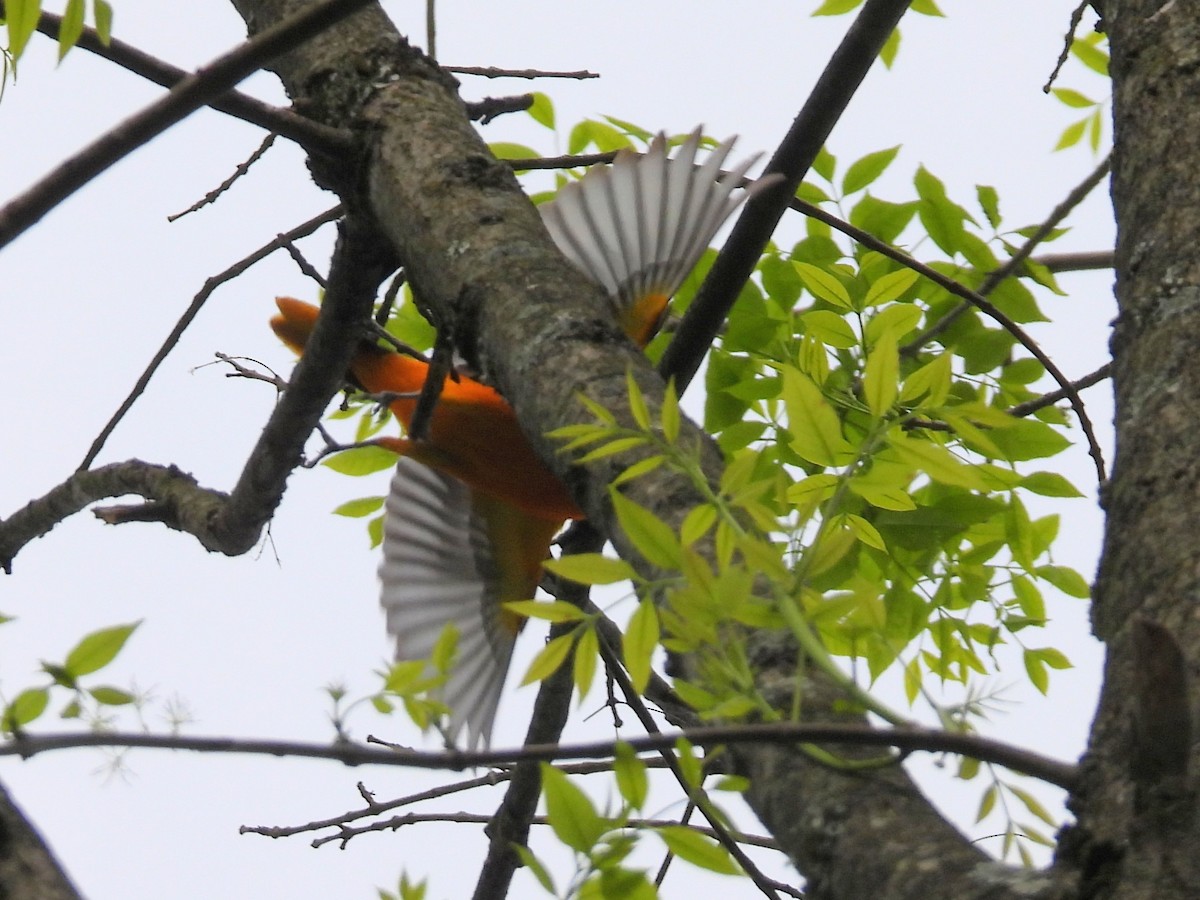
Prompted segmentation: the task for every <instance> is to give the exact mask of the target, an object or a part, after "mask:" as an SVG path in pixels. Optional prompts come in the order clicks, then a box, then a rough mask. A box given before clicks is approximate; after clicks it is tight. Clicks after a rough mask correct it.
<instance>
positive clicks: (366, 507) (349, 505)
mask: <svg viewBox="0 0 1200 900" xmlns="http://www.w3.org/2000/svg"><path fill="white" fill-rule="evenodd" d="M382 506H383V498H382V497H360V498H359V499H357V500H347V501H346V502H345V503H343V504H342V505H341V506H339V507H338V508H337V509H335V510H334V511H333V514H334V515H335V516H346V517H348V518H351V519H361V518H362V517H363V516H369V515H370V514H371V513H373V512H375V511H376V510H378V509H380V508H381V507H382Z"/></svg>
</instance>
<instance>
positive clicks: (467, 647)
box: [379, 457, 515, 747]
mask: <svg viewBox="0 0 1200 900" xmlns="http://www.w3.org/2000/svg"><path fill="white" fill-rule="evenodd" d="M385 508H386V517H385V519H384V531H383V562H382V563H381V564H380V566H379V578H380V581H381V583H382V590H381V594H380V602H381V603H382V605H383V608H384V610H385V611H386V613H387V630H388V634H391V635H393V636H394V637H395V638H396V659H398V660H423V659H428V658H429V656H430V654H431V653H432V652H433V648H434V645H435V644H436V643H437V640H438V638H439V637H440V636H441V634H442V632H443V630H444V629H445V627H446V626H447V625H448V624H450V623H453V624H454V626H455V628H456V629H457V631H458V654H457V657H456V660H455V663H454V665H453V666H452V668H451V671H450V675H449V678H448V680H447V682H446V684H445V685H443V686H442V688H441V691H440V696H439V699H440V700H441V701H442V702H443V703H445V704H446V706H448V707H449V708H450V723H449V726H448V727H447V729H446V736H447V737H448V738H449V740H450V741H455V740H456V739H457V737H458V734H459V732H460V731H461V730H462V729H463V726H466V729H467V745H468V746H469V747H473V746H476V745H478V744H483V745H484V746H487V745H488V743H489V740H490V737H491V733H492V723H493V722H494V721H495V718H496V707H497V704H498V703H499V701H500V691H501V689H502V688H503V687H504V678H505V675H506V674H507V672H508V664H509V660H510V659H511V658H512V649H513V643H514V640H515V635H513V634H511V633H510V632H509V631H508V630H506V629H505V628H503V627H502V626H501V625H500V623H499V621H498V618H497V614H498V612H499V597H498V596H497V595H496V593H495V591H494V585H495V584H496V583H497V579H496V575H495V572H496V567H495V562H494V561H493V559H492V553H491V545H490V541H489V540H488V536H487V531H486V528H485V525H484V523H483V522H482V520H481V519H480V518H479V517H478V516H477V515H475V513H474V511H473V510H472V506H471V492H470V490H469V489H468V488H467V486H466V485H464V484H463V483H462V482H461V481H459V480H458V479H456V478H452V477H451V476H449V475H444V474H442V473H441V472H438V471H436V470H434V469H431V468H429V467H428V466H425V465H423V464H421V463H419V462H417V461H415V460H413V459H410V458H408V457H401V458H400V461H399V463H397V465H396V474H395V475H394V476H393V477H392V485H391V490H390V492H389V494H388V498H387V504H386V507H385Z"/></svg>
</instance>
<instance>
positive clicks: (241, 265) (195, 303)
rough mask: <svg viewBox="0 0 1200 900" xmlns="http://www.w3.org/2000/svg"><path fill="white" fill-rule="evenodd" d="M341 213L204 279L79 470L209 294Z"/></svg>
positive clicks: (315, 220)
mask: <svg viewBox="0 0 1200 900" xmlns="http://www.w3.org/2000/svg"><path fill="white" fill-rule="evenodd" d="M341 216H342V207H341V206H340V205H339V206H335V207H333V208H332V209H327V210H325V212H323V213H321V214H320V215H316V216H313V217H312V218H311V219H309V220H308V221H307V222H304V223H302V224H300V225H297V226H296V227H295V228H293V229H292V230H291V231H289V232H287V233H285V234H281V235H277V236H276V237H275V240H273V241H270V242H268V243H266V244H263V246H261V247H259V248H258V249H257V250H255V251H254V252H253V253H251V254H250V255H249V256H247V257H244V258H243V259H241V260H239V261H238V262H236V263H234V264H233V265H232V266H230V267H229V268H228V269H226V270H225V271H224V272H221V273H220V274H218V275H214V276H213V277H211V278H209V279H208V280H207V281H205V282H204V286H203V287H202V288H201V289H200V291H199V293H197V294H196V296H195V297H193V298H192V302H191V303H190V304H189V305H188V308H187V309H186V310H184V312H183V315H182V316H180V317H179V321H178V322H176V323H175V327H174V328H172V329H171V333H170V334H168V335H167V338H166V340H164V341H163V343H162V346H161V347H159V348H158V352H157V353H155V354H154V357H153V358H152V359H151V360H150V363H149V364H148V365H147V366H146V369H145V371H143V372H142V374H141V375H140V376H139V377H138V380H137V382H136V383H135V384H134V386H133V389H132V390H130V392H129V394H128V396H126V398H125V399H124V400H123V401H122V403H121V405H120V406H119V407H118V408H117V411H116V412H115V413H113V415H112V418H110V419H109V420H108V422H107V423H106V424H105V426H104V427H103V428H102V429H100V433H99V434H98V435H96V439H95V440H94V441H92V445H91V447H89V448H88V452H87V455H86V456H84V458H83V462H81V463H80V464H79V468H78V469H77V471H80V472H82V471H83V470H84V469H86V468H88V467H89V466H90V465H91V464H92V463H93V462H95V461H96V457H97V456H98V455H99V454H100V451H101V449H103V447H104V444H105V442H106V441H107V440H108V439H109V437H110V436H111V435H112V433H113V430H114V429H115V428H116V427H117V425H118V424H119V423H120V421H121V420H122V419H123V418H125V415H126V414H127V413H128V412H129V410H130V409H131V408H132V407H133V404H134V403H135V402H136V401H137V398H138V397H140V396H141V395H142V392H143V391H145V390H146V385H148V384H149V383H150V379H151V378H153V377H154V373H155V372H156V371H158V367H159V366H161V365H162V363H163V360H165V359H166V358H167V354H169V353H170V352H171V350H172V349H174V347H175V345H176V344H177V343H178V342H179V338H180V337H181V336H182V335H183V332H184V331H185V330H187V327H188V326H189V325H191V324H192V320H193V319H195V318H196V316H197V314H198V313H199V312H200V309H201V308H202V307H203V306H204V304H205V302H206V301H207V300H208V298H209V296H211V295H212V293H213V291H215V290H216V289H217V288H218V287H220V286H221V285H222V284H224V283H225V282H227V281H231V280H233V279H234V278H236V277H238V276H239V275H241V274H242V273H243V272H245V271H246V270H247V269H249V268H250V267H251V266H253V265H254V264H255V263H258V262H261V261H262V260H264V259H266V258H267V257H268V256H270V255H271V254H272V253H274V252H275V251H276V250H278V249H280V248H281V247H284V246H286V245H287V244H289V243H290V242H292V241H296V240H299V239H300V238H302V237H304V236H305V235H309V234H312V233H313V232H314V231H316V230H317V229H318V228H320V227H321V226H322V225H324V224H325V223H326V222H332V221H334V220H336V219H339V218H341Z"/></svg>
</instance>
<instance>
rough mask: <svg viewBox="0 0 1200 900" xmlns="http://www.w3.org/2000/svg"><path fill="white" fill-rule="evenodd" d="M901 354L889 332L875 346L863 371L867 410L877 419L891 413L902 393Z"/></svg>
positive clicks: (892, 335)
mask: <svg viewBox="0 0 1200 900" xmlns="http://www.w3.org/2000/svg"><path fill="white" fill-rule="evenodd" d="M899 379H900V353H899V349H898V348H897V345H896V337H895V335H894V334H892V333H891V332H888V333H887V334H885V335H884V336H883V337H881V338H880V339H879V341H878V342H877V343H876V344H875V347H874V348H873V349H872V350H871V352H870V353H869V354H868V355H867V364H866V367H865V368H864V369H863V396H864V397H865V398H866V401H867V408H868V409H869V410H870V411H871V414H872V415H873V416H875V417H876V418H882V417H883V416H885V415H887V413H889V412H891V409H892V404H894V403H895V402H896V396H897V395H898V394H899V392H900V384H899Z"/></svg>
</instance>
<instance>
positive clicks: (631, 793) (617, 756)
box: [613, 741, 650, 809]
mask: <svg viewBox="0 0 1200 900" xmlns="http://www.w3.org/2000/svg"><path fill="white" fill-rule="evenodd" d="M613 774H614V775H616V778H617V790H618V791H620V792H621V797H622V798H623V799H624V800H625V802H626V803H627V804H629V807H630V808H631V809H641V808H642V806H643V805H644V804H645V802H646V795H647V794H648V793H649V792H650V779H649V778H648V777H647V775H646V764H645V763H644V762H642V760H640V759H638V757H637V754H636V753H634V752H633V748H632V747H630V746H629V745H628V744H627V743H625V742H624V741H617V744H616V747H615V748H614V755H613Z"/></svg>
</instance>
